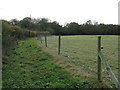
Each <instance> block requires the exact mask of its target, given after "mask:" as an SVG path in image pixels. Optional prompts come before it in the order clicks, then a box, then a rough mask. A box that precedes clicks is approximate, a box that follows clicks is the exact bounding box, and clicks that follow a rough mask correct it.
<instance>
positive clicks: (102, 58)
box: [40, 34, 120, 90]
mask: <svg viewBox="0 0 120 90" xmlns="http://www.w3.org/2000/svg"><path fill="white" fill-rule="evenodd" d="M40 39H41V43H42V37H41V35H40ZM45 46H46V47H47V36H46V34H45ZM60 48H61V35H59V36H58V54H60ZM101 49H103V47H101V36H99V37H98V55H97V56H98V80H99V81H102V79H101V60H102V61H103V63H104V65H105V67H106V69H107V71H108V72H109V75H110V76H111V78H112V80H113V81H114V83H115V86H116V87H117V88H119V90H120V82H119V80H118V79H117V78H116V76H115V74H114V73H113V71H112V69H111V67H110V66H109V64H108V62H107V60H106V59H105V58H104V56H103V54H102V52H101Z"/></svg>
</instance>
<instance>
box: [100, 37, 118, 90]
mask: <svg viewBox="0 0 120 90" xmlns="http://www.w3.org/2000/svg"><path fill="white" fill-rule="evenodd" d="M101 49H103V47H101V36H99V37H98V80H99V81H102V79H101V60H102V61H103V63H104V65H105V67H106V69H107V71H108V72H109V75H110V76H111V79H112V80H113V81H114V84H115V85H116V87H117V88H119V90H120V82H119V81H118V79H117V78H116V76H115V74H114V73H113V71H112V69H111V67H110V65H109V64H108V62H107V60H106V59H105V58H104V56H103V54H102V52H101Z"/></svg>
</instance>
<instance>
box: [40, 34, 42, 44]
mask: <svg viewBox="0 0 120 90" xmlns="http://www.w3.org/2000/svg"><path fill="white" fill-rule="evenodd" d="M40 41H41V43H42V36H41V35H40Z"/></svg>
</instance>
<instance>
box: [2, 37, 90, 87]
mask: <svg viewBox="0 0 120 90" xmlns="http://www.w3.org/2000/svg"><path fill="white" fill-rule="evenodd" d="M2 61H3V70H2V83H3V84H2V85H3V86H2V88H81V89H82V88H89V87H90V85H89V83H87V81H86V80H84V79H81V78H78V77H74V76H72V75H71V74H70V73H69V72H68V71H66V70H65V69H64V68H63V67H60V66H59V65H58V64H56V62H55V61H54V58H53V56H51V55H50V54H49V53H47V52H44V51H43V49H42V48H41V47H40V46H39V45H38V42H37V40H36V39H35V38H34V39H27V40H20V41H19V42H18V45H16V47H14V48H12V50H11V51H10V54H9V56H6V57H4V58H3V60H2Z"/></svg>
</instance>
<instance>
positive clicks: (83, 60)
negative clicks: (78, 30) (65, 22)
mask: <svg viewBox="0 0 120 90" xmlns="http://www.w3.org/2000/svg"><path fill="white" fill-rule="evenodd" d="M99 36H100V35H99ZM97 37H98V35H78V36H61V55H62V56H64V57H65V58H66V59H67V62H69V63H71V64H74V65H76V66H78V67H80V68H82V69H83V70H84V72H87V73H89V74H90V75H93V77H92V79H96V77H97ZM101 37H102V46H103V50H102V53H103V55H104V56H105V57H106V59H107V60H108V63H109V64H110V66H111V68H112V70H113V72H114V73H115V75H116V77H118V36H113V35H101ZM43 40H44V37H43ZM47 40H48V48H49V49H50V50H51V51H53V52H56V53H57V50H58V36H50V37H47ZM43 44H44V42H43ZM51 54H52V53H51ZM84 72H82V73H84ZM88 78H89V77H88ZM102 79H103V81H105V82H110V83H111V85H112V81H111V79H110V76H109V75H108V74H107V71H106V69H105V67H104V64H103V63H102ZM110 83H109V84H110Z"/></svg>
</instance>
